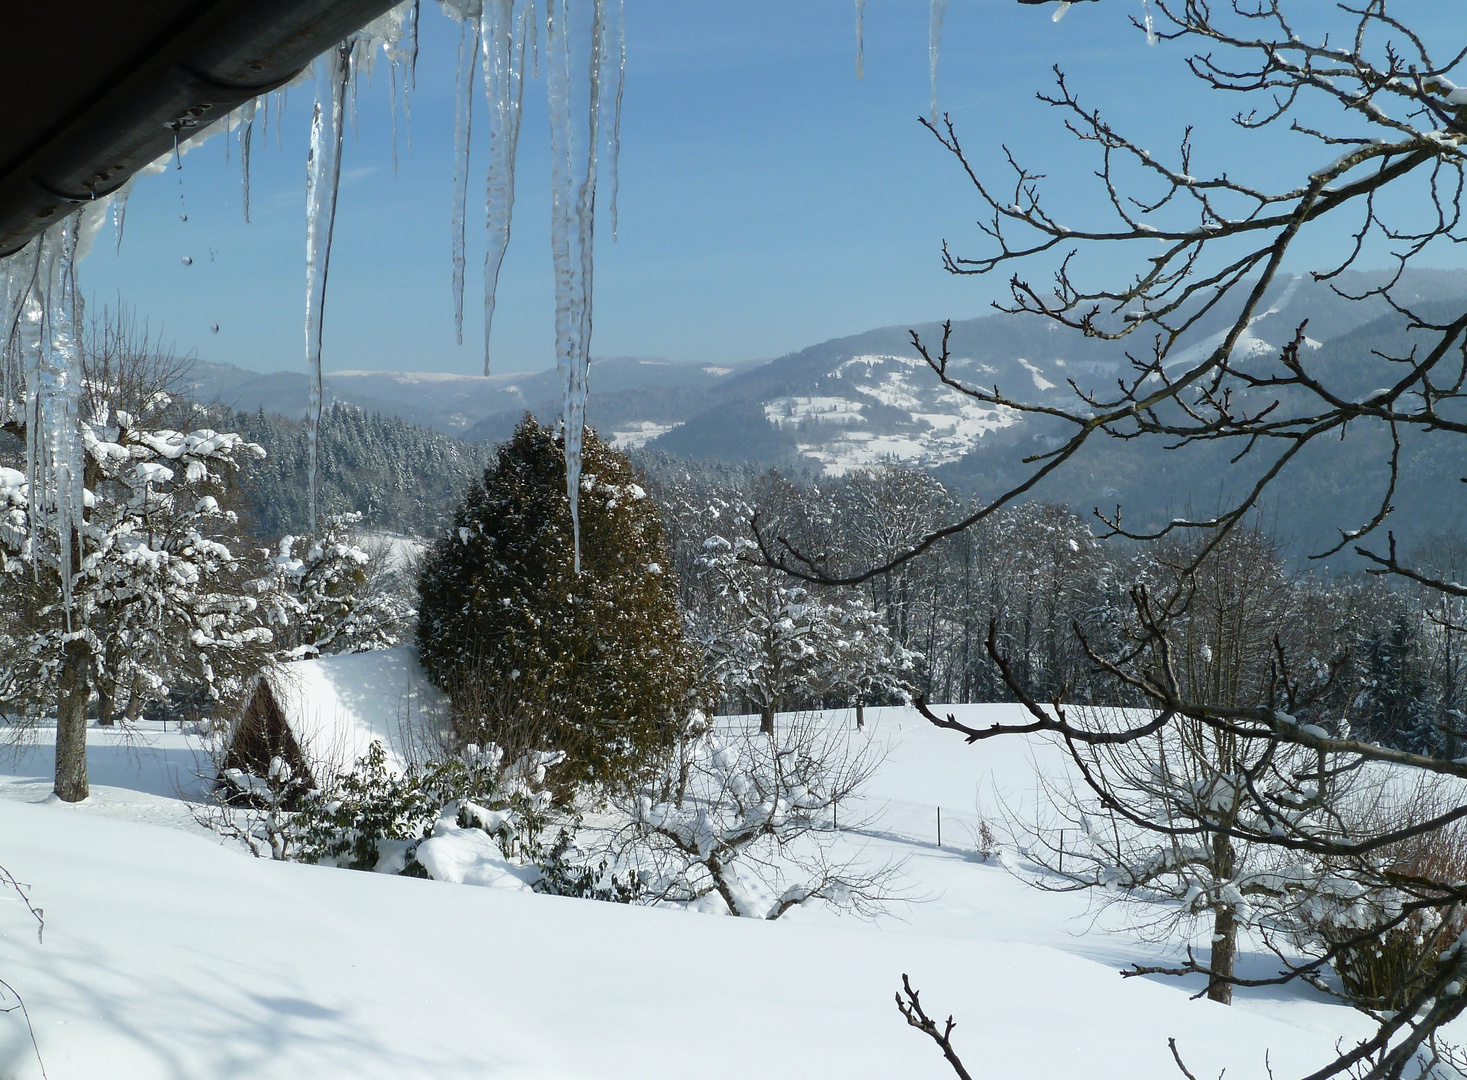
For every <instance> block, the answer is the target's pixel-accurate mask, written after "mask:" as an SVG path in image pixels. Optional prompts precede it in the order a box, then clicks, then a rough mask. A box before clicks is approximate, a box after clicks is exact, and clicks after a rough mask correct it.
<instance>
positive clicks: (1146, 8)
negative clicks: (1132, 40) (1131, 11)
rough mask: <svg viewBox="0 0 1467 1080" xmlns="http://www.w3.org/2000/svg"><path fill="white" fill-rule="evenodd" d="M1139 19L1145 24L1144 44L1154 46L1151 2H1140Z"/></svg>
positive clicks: (1154, 22)
mask: <svg viewBox="0 0 1467 1080" xmlns="http://www.w3.org/2000/svg"><path fill="white" fill-rule="evenodd" d="M1141 17H1142V19H1143V20H1144V21H1145V23H1146V44H1148V45H1155V44H1156V20H1155V19H1153V18H1152V15H1151V0H1141Z"/></svg>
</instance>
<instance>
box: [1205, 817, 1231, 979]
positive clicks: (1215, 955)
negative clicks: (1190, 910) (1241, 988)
mask: <svg viewBox="0 0 1467 1080" xmlns="http://www.w3.org/2000/svg"><path fill="white" fill-rule="evenodd" d="M1212 843H1213V851H1212V863H1213V871H1214V875H1215V878H1216V880H1218V881H1226V880H1228V879H1229V878H1230V877H1232V875H1233V841H1232V838H1231V837H1229V836H1226V835H1224V834H1222V833H1219V834H1218V835H1216V836H1215V837H1213V841H1212ZM1237 958H1238V916H1237V915H1236V914H1235V913H1234V911H1233V909H1232V907H1231V906H1230V905H1224V906H1221V907H1218V908H1216V909H1215V910H1214V911H1213V913H1212V962H1211V963H1210V964H1209V965H1208V968H1209V970H1210V971H1211V973H1212V974H1211V975H1210V976H1209V978H1208V980H1207V997H1208V1000H1210V1001H1220V1002H1222V1003H1223V1004H1224V1005H1231V1004H1232V1003H1233V984H1232V982H1231V979H1232V977H1233V963H1234V961H1236V960H1237Z"/></svg>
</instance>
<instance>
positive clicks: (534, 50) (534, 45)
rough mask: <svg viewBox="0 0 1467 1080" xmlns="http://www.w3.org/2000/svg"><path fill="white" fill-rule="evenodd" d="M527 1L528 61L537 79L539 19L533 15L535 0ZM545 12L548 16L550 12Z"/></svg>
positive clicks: (547, 1) (538, 75)
mask: <svg viewBox="0 0 1467 1080" xmlns="http://www.w3.org/2000/svg"><path fill="white" fill-rule="evenodd" d="M528 2H529V5H530V11H529V15H528V16H527V18H528V19H529V26H530V44H529V49H530V62H531V64H533V71H534V73H535V78H537V79H538V78H539V77H540V33H539V31H540V20H539V19H538V18H537V17H536V15H535V0H528ZM545 2H546V3H547V4H549V3H552V2H553V0H545ZM545 14H546V16H547V17H549V14H550V12H549V11H548V10H547V11H546V13H545Z"/></svg>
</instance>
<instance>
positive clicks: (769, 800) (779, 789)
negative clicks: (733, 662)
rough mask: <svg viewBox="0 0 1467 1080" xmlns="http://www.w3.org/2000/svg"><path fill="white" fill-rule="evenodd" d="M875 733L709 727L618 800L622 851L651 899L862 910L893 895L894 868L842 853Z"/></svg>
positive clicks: (872, 759)
mask: <svg viewBox="0 0 1467 1080" xmlns="http://www.w3.org/2000/svg"><path fill="white" fill-rule="evenodd" d="M880 758H881V753H880V749H879V747H878V746H877V745H876V744H874V743H873V742H871V741H870V740H869V739H868V738H867V737H866V736H864V735H862V734H859V733H855V732H850V731H847V730H844V729H842V728H839V727H836V726H833V725H830V724H827V723H825V722H824V721H823V720H821V719H819V718H818V717H811V716H800V717H798V718H796V719H795V720H794V721H793V722H791V723H790V724H787V725H785V727H784V730H782V731H780V732H778V733H777V734H775V735H769V734H763V733H758V732H750V731H743V732H736V733H722V732H717V731H715V730H713V729H711V728H705V729H704V730H703V731H702V732H701V733H700V734H698V735H697V736H696V737H694V738H692V739H690V740H689V741H688V742H687V743H685V744H684V745H683V746H682V747H680V748H679V752H678V755H677V758H676V759H675V761H674V762H673V763H672V765H671V767H670V768H669V769H668V770H667V772H666V773H665V774H664V775H662V776H661V777H659V778H658V779H657V781H656V782H655V783H652V784H648V785H645V786H643V787H642V788H641V789H639V790H637V791H635V792H632V793H630V794H628V795H624V796H621V797H619V798H617V799H616V800H615V806H616V809H617V810H618V811H619V812H620V814H621V815H622V817H623V819H624V823H623V824H622V825H621V826H620V828H619V829H618V830H617V831H616V832H615V835H614V838H613V840H612V841H611V843H610V850H611V852H612V853H613V855H614V861H615V863H616V864H617V865H619V866H623V867H630V868H634V869H636V870H637V872H638V873H639V875H640V877H641V880H642V881H643V882H644V884H645V895H644V899H645V900H646V901H648V902H651V903H679V904H693V905H697V906H699V907H701V908H704V909H706V910H712V911H722V912H727V913H729V914H733V915H741V916H746V917H752V918H764V919H777V918H779V917H780V916H781V915H783V914H784V913H785V912H786V911H788V910H789V909H790V908H792V907H796V906H798V905H800V904H804V903H807V902H809V901H812V900H824V901H827V902H829V903H831V904H833V905H835V906H837V907H840V908H850V909H854V910H856V911H859V912H870V911H873V910H875V909H876V908H877V907H878V906H879V905H880V904H881V903H882V901H883V900H885V899H888V898H889V894H888V888H887V886H888V883H889V881H890V879H891V877H892V874H893V868H892V867H890V866H881V867H869V866H865V865H863V864H862V863H861V862H860V860H859V857H856V858H851V857H848V856H845V855H842V854H839V853H838V852H837V845H836V839H837V832H836V817H837V814H838V813H839V808H840V807H842V806H844V807H845V814H846V815H847V816H846V817H845V820H846V822H847V823H850V822H852V821H854V820H857V819H858V818H859V803H858V802H857V797H858V795H859V792H860V790H861V788H862V786H863V785H864V784H865V782H866V780H867V779H868V778H869V777H870V776H871V774H872V772H873V771H874V770H875V768H876V766H877V765H878V764H879V761H880Z"/></svg>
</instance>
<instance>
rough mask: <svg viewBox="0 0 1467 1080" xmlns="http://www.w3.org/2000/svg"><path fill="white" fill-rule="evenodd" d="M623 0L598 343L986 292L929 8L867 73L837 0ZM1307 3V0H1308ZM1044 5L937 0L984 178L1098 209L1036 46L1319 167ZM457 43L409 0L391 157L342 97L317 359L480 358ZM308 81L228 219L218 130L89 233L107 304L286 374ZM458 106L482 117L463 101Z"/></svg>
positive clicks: (382, 135) (873, 38) (531, 188)
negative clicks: (930, 112)
mask: <svg viewBox="0 0 1467 1080" xmlns="http://www.w3.org/2000/svg"><path fill="white" fill-rule="evenodd" d="M625 2H626V22H627V55H628V58H627V76H626V96H625V104H624V112H623V119H622V154H621V186H620V200H619V203H620V236H619V239H618V241H617V242H616V243H615V244H613V243H611V242H610V236H609V235H608V233H609V230H607V229H606V228H604V227H602V228H600V229H598V241H597V247H596V275H595V331H594V337H593V344H592V352H593V355H596V356H627V355H631V356H657V357H665V358H668V359H673V360H694V361H700V362H705V363H718V362H727V361H744V360H754V359H765V358H771V357H775V356H779V355H782V354H784V353H786V352H789V351H792V350H795V349H798V348H801V347H803V346H805V345H809V344H812V343H815V342H818V341H821V340H824V339H826V338H830V337H834V336H838V335H843V334H851V333H856V332H859V331H862V330H865V329H869V328H872V327H876V326H884V325H892V324H907V323H916V322H922V321H927V320H932V319H941V318H948V317H951V318H965V317H971V316H973V315H976V314H981V313H983V312H984V311H985V310H987V309H988V304H989V303H990V302H991V301H992V300H993V299H994V298H995V297H996V296H998V295H1000V293H1001V291H1002V285H1003V282H1002V281H1001V280H989V279H975V278H954V277H952V276H950V275H948V274H947V273H946V272H945V271H944V270H943V268H942V264H941V259H940V247H941V244H942V242H943V240H944V239H946V240H949V241H951V242H952V243H953V245H954V247H955V248H956V249H958V250H975V249H976V248H977V247H978V246H979V245H980V244H981V241H980V239H979V238H978V234H977V230H976V229H975V228H974V225H973V219H974V218H975V217H976V216H978V213H979V208H978V205H977V203H976V201H975V197H974V195H973V193H972V192H971V189H969V188H968V187H967V186H966V181H965V179H964V178H963V177H962V176H961V174H960V173H959V171H958V169H957V167H956V163H955V162H954V161H953V160H952V159H951V158H950V157H949V156H948V155H947V154H946V153H945V152H944V151H943V150H942V148H941V147H940V146H939V145H938V144H937V142H936V141H935V140H934V139H933V138H932V136H931V135H930V134H928V133H927V132H926V131H925V130H923V129H922V128H921V127H920V126H919V124H918V123H917V117H918V116H919V115H920V114H924V113H925V112H926V111H927V105H928V93H929V90H928V77H927V12H928V5H927V2H926V0H868V3H867V12H866V76H865V79H864V80H861V81H858V80H857V79H856V77H855V63H854V19H853V11H852V7H853V5H852V3H851V2H850V0H738V2H737V3H713V2H708V0H625ZM1455 6H1456V5H1455V4H1432V3H1428V2H1427V0H1415V2H1413V3H1402V4H1400V5H1398V8H1399V10H1400V11H1401V12H1402V13H1404V14H1407V15H1408V16H1413V15H1414V16H1415V17H1416V18H1417V21H1418V24H1420V25H1424V26H1425V27H1426V28H1427V29H1428V31H1431V32H1433V33H1434V34H1437V35H1438V36H1439V37H1441V38H1447V39H1450V40H1454V41H1455V40H1460V39H1461V38H1462V37H1463V34H1462V21H1463V20H1462V19H1461V18H1460V16H1458V17H1455V18H1454V17H1453V16H1452V15H1451V13H1450V12H1447V11H1444V9H1449V8H1453V7H1455ZM1311 7H1313V8H1316V9H1323V8H1324V7H1325V5H1324V4H1323V2H1322V0H1308V3H1307V4H1305V5H1303V9H1304V10H1306V11H1307V10H1308V9H1309V8H1311ZM1051 10H1052V9H1051V8H1050V7H1040V8H1036V7H1029V6H1020V5H1018V4H1015V3H1013V0H951V2H950V3H949V6H948V12H947V18H946V24H945V27H944V34H943V49H942V60H941V69H940V75H939V96H940V103H941V107H942V108H943V109H946V110H948V111H950V112H951V114H952V116H953V119H954V121H955V122H956V123H957V124H958V127H959V132H960V135H961V136H962V137H963V138H964V140H965V143H966V144H967V145H968V147H969V148H970V150H971V151H972V152H973V156H974V157H975V158H977V159H978V160H979V161H980V162H982V163H984V164H986V165H987V166H989V167H991V168H993V169H995V170H996V169H997V168H998V167H999V166H1000V165H1001V162H1002V158H1001V156H999V155H1000V154H1001V151H1000V144H1008V145H1009V146H1011V147H1012V148H1013V149H1014V150H1015V152H1016V154H1018V155H1020V156H1021V157H1022V158H1023V159H1024V160H1026V161H1031V162H1033V163H1034V165H1035V167H1036V168H1039V169H1040V170H1041V171H1044V172H1046V173H1048V174H1049V176H1050V181H1049V183H1050V184H1051V185H1052V192H1053V195H1052V197H1053V198H1054V199H1055V200H1056V202H1055V205H1056V206H1058V207H1060V208H1062V209H1065V210H1069V211H1072V212H1074V213H1076V214H1079V213H1082V212H1084V210H1085V208H1086V207H1087V206H1093V205H1094V204H1093V203H1092V202H1089V201H1088V200H1089V199H1090V198H1091V197H1092V196H1091V195H1090V194H1087V193H1086V192H1087V190H1088V188H1086V186H1085V185H1083V183H1082V181H1084V180H1085V179H1086V178H1087V176H1088V172H1089V170H1091V169H1092V168H1093V162H1091V161H1090V160H1089V159H1088V158H1084V157H1083V156H1082V155H1080V154H1077V152H1076V150H1075V147H1074V144H1073V143H1072V142H1071V141H1070V140H1068V139H1067V138H1066V137H1065V136H1064V134H1063V132H1062V131H1061V129H1060V126H1059V118H1058V117H1057V116H1056V115H1054V112H1053V110H1051V109H1048V108H1047V107H1045V106H1043V105H1041V104H1039V103H1038V102H1036V101H1035V100H1034V92H1035V91H1036V90H1039V89H1045V88H1047V87H1049V86H1050V85H1052V73H1051V71H1050V69H1051V67H1052V65H1055V64H1059V65H1060V66H1062V67H1063V68H1064V69H1065V70H1066V72H1067V74H1068V75H1069V77H1070V79H1071V82H1072V85H1074V86H1075V87H1076V88H1078V89H1079V90H1080V91H1081V92H1082V94H1083V95H1084V97H1085V98H1086V100H1088V101H1092V102H1094V103H1095V104H1098V105H1101V106H1102V107H1104V109H1105V110H1106V113H1107V115H1109V116H1111V117H1113V118H1114V120H1115V122H1116V123H1117V124H1118V125H1121V126H1124V127H1125V128H1126V129H1127V130H1131V131H1136V132H1139V133H1142V134H1143V135H1144V139H1143V141H1145V142H1146V143H1147V144H1148V145H1153V146H1155V147H1156V148H1157V149H1158V150H1164V149H1166V148H1168V147H1173V146H1174V145H1175V143H1176V141H1177V139H1178V138H1179V136H1180V134H1181V130H1182V128H1183V126H1184V125H1185V124H1187V123H1196V124H1197V125H1198V127H1199V130H1200V131H1202V132H1204V133H1212V134H1211V136H1210V138H1208V139H1206V140H1204V141H1205V142H1207V143H1208V144H1209V145H1208V148H1207V149H1204V150H1203V151H1202V152H1201V153H1199V161H1198V163H1197V166H1196V167H1194V172H1197V171H1199V169H1205V168H1206V167H1207V166H1209V165H1212V166H1217V167H1224V166H1225V167H1227V168H1229V169H1230V170H1234V171H1237V170H1244V169H1247V170H1251V172H1252V174H1253V175H1254V177H1255V178H1257V179H1268V178H1275V179H1277V178H1279V177H1282V176H1286V175H1292V176H1296V177H1297V176H1298V175H1300V173H1301V172H1307V171H1308V169H1307V168H1305V169H1302V170H1300V169H1298V167H1297V165H1296V164H1295V163H1297V162H1299V161H1305V162H1307V163H1309V167H1313V165H1314V164H1318V163H1319V162H1321V161H1323V160H1327V157H1326V156H1325V155H1321V154H1320V152H1319V151H1317V150H1313V151H1309V152H1308V153H1307V154H1306V156H1304V157H1302V158H1301V157H1300V156H1298V153H1297V151H1298V150H1299V149H1300V145H1299V143H1298V142H1297V141H1290V140H1289V139H1288V138H1287V137H1285V136H1284V135H1282V134H1280V135H1266V136H1264V137H1263V138H1257V137H1255V138H1252V139H1249V140H1246V141H1244V140H1240V138H1239V137H1238V135H1236V134H1235V133H1234V132H1232V131H1230V130H1229V127H1228V124H1227V122H1226V120H1227V117H1228V116H1229V115H1230V112H1231V110H1233V109H1236V107H1237V102H1236V101H1226V100H1221V96H1220V95H1216V94H1214V95H1208V94H1207V93H1206V92H1205V91H1203V90H1202V89H1201V88H1200V87H1198V86H1197V85H1196V84H1195V80H1192V79H1191V78H1190V77H1189V76H1188V75H1187V74H1186V72H1185V69H1184V68H1183V66H1182V61H1183V56H1184V54H1183V52H1182V50H1180V49H1179V48H1177V47H1175V46H1168V45H1166V44H1163V45H1161V46H1158V47H1156V48H1150V47H1148V46H1147V45H1146V43H1145V41H1144V39H1143V38H1142V37H1141V35H1139V34H1137V33H1136V32H1135V31H1134V30H1132V29H1131V28H1130V27H1129V26H1128V25H1127V18H1126V17H1127V16H1130V15H1133V14H1139V11H1140V7H1139V0H1136V2H1135V3H1130V2H1127V0H1114V2H1107V3H1103V4H1079V5H1077V6H1076V7H1075V8H1074V9H1072V10H1071V11H1070V12H1069V14H1068V15H1067V16H1066V17H1065V18H1064V19H1063V20H1062V21H1060V22H1059V23H1053V22H1052V21H1051V19H1050V12H1051ZM456 46H457V29H456V27H455V25H454V24H453V23H452V22H450V21H449V20H448V19H447V18H445V17H443V16H442V15H441V14H439V12H438V11H437V6H436V5H434V4H431V3H429V2H427V0H425V2H424V4H423V37H422V48H421V55H420V60H419V65H418V85H417V90H416V92H415V93H414V94H413V97H412V101H411V109H412V120H411V143H412V145H411V149H409V146H408V125H407V123H406V121H405V120H404V119H403V118H402V116H401V115H399V117H398V140H397V142H398V153H397V158H398V160H397V168H396V171H394V167H393V148H392V147H393V140H392V114H391V109H390V106H389V96H388V89H387V74H386V65H385V64H380V65H379V66H378V68H377V73H376V77H375V79H374V82H373V85H372V86H370V87H366V86H364V87H363V89H362V95H361V100H360V104H359V109H358V122H357V127H356V132H355V134H353V133H351V132H348V135H347V143H346V148H345V155H344V163H343V170H344V181H343V185H342V189H341V197H340V207H339V211H338V216H337V226H336V246H335V250H334V254H333V258H332V265H331V277H330V295H329V297H328V300H327V314H326V330H325V343H324V363H325V366H326V368H327V370H328V371H329V370H341V369H360V368H366V369H378V370H417V371H450V372H462V373H465V374H470V373H476V372H478V371H479V370H481V364H482V330H481V325H482V316H481V312H480V306H479V298H480V297H481V296H482V270H481V267H482V259H483V223H482V222H483V210H482V185H483V172H484V168H485V165H484V159H483V157H482V155H479V154H476V155H475V161H474V164H473V180H472V181H471V189H470V190H471V198H470V219H469V245H470V246H469V278H468V285H467V288H466V290H465V291H466V295H467V297H468V302H467V311H466V314H465V320H464V322H465V334H464V344H463V345H462V346H458V345H456V344H455V342H454V334H453V317H452V307H451V301H450V277H451V267H450V256H449V251H450V248H449V220H450V196H451V188H452V174H453V170H452V162H451V151H452V124H453V112H454V98H453V85H452V84H453V74H454V72H453V68H454V57H455V50H456ZM311 94H312V91H311V88H310V87H309V86H302V87H297V88H296V89H294V90H292V91H291V92H290V94H289V100H288V103H287V105H286V109H285V116H284V123H283V125H281V126H280V127H279V130H278V135H279V137H280V149H278V150H277V148H276V139H277V125H276V123H275V118H274V116H273V110H272V116H271V118H270V131H269V134H268V138H267V139H265V140H263V141H262V140H260V139H259V138H258V135H257V140H256V148H255V154H254V168H253V175H252V192H253V197H252V219H253V220H252V224H250V225H245V223H244V221H243V215H242V213H241V207H240V176H239V160H238V152H237V148H236V147H233V146H231V147H230V148H229V160H227V161H226V145H225V143H226V140H225V139H224V138H214V139H212V140H210V141H208V142H207V143H205V144H203V145H202V146H200V147H198V148H197V149H195V150H194V151H193V152H191V153H190V154H188V155H187V156H185V157H184V159H183V167H182V168H181V169H179V170H176V171H175V170H170V171H168V172H167V173H165V174H163V175H159V176H153V177H148V178H145V179H144V180H143V181H141V182H140V183H139V185H138V187H137V188H136V190H135V191H134V193H133V195H132V198H131V201H130V203H129V206H128V211H127V227H126V233H125V236H124V239H123V243H122V247H121V252H120V254H116V253H114V250H113V237H112V234H111V230H110V227H109V229H108V230H107V232H106V233H105V234H104V235H103V236H102V237H101V238H100V239H99V241H98V244H97V247H96V249H95V250H94V251H93V252H92V253H91V254H90V255H89V256H88V257H87V259H86V260H85V262H84V263H83V264H82V288H83V291H84V293H85V294H86V295H87V296H88V297H89V302H90V303H91V304H92V305H93V306H94V307H96V306H100V305H102V304H112V303H115V302H116V300H117V299H118V298H119V297H120V298H121V300H122V301H123V302H125V303H127V304H130V305H132V306H133V307H134V308H135V309H136V311H137V313H138V315H139V316H140V317H143V318H146V319H147V320H148V321H149V322H150V324H151V325H152V327H153V328H154V330H155V331H161V336H162V337H163V339H164V340H166V341H169V342H172V343H173V344H174V346H175V347H176V348H177V349H178V350H179V351H180V352H193V353H194V354H196V355H197V356H198V357H199V358H200V359H202V360H209V361H221V362H225V363H232V364H237V365H239V366H242V367H248V368H253V369H256V370H280V369H303V367H304V331H303V321H304V311H303V309H304V300H303V293H304V266H303V251H304V244H305V240H304V235H305V222H304V209H303V207H304V178H305V156H306V155H305V150H306V139H307V127H308V124H309V118H310V110H311ZM526 99H527V103H526V114H525V119H524V128H523V134H522V137H521V153H520V163H519V180H518V194H517V201H516V208H515V221H514V234H513V237H512V240H511V244H510V250H509V254H508V257H507V259H506V262H505V267H504V271H503V273H502V276H501V285H500V294H499V304H498V312H497V314H496V322H495V341H494V358H495V367H496V369H497V370H499V371H506V372H507V371H531V370H538V369H542V368H545V367H550V366H553V365H554V362H555V359H554V327H553V310H554V298H553V292H552V281H551V267H550V255H549V214H550V210H549V145H548V144H549V139H548V131H547V123H546V114H545V109H546V106H545V85H544V81H543V79H542V80H540V81H538V82H532V83H531V84H530V86H529V88H528V90H527V95H526ZM475 104H476V113H475V120H476V123H477V125H478V132H479V133H480V134H481V135H482V134H486V133H487V121H486V112H485V110H484V109H483V108H482V105H483V98H482V94H480V95H479V97H478V98H477V100H476V102H475ZM1329 156H1332V155H1329ZM475 192H477V195H476V194H475ZM185 213H186V214H187V221H183V220H180V218H181V215H182V214H185ZM1328 244H1329V239H1328V238H1327V237H1326V238H1322V239H1321V240H1320V241H1318V245H1319V247H1325V246H1328ZM1311 250H1318V248H1315V249H1311ZM185 258H188V259H191V260H192V262H191V264H185V262H184V259H185ZM1301 268H1302V267H1301ZM1036 271H1037V268H1036ZM1036 276H1037V273H1036ZM216 324H217V326H218V327H219V329H218V331H217V332H215V331H214V330H213V326H214V325H216Z"/></svg>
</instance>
